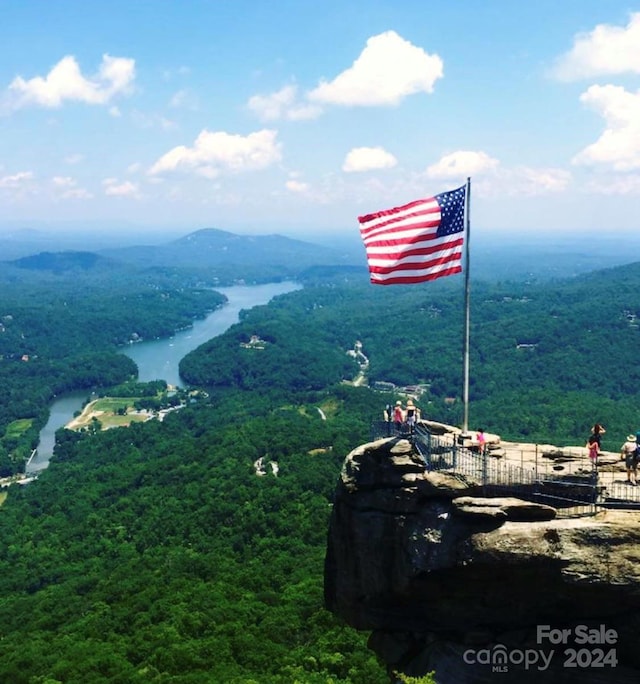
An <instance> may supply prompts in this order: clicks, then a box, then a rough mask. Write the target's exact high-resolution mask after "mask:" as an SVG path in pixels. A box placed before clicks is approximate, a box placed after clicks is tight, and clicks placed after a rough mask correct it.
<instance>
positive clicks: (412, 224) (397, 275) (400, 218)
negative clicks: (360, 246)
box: [358, 185, 466, 285]
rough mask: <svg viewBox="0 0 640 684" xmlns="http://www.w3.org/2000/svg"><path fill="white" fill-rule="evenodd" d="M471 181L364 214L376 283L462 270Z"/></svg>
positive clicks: (362, 226)
mask: <svg viewBox="0 0 640 684" xmlns="http://www.w3.org/2000/svg"><path fill="white" fill-rule="evenodd" d="M465 191H466V186H464V185H463V186H462V187H461V188H458V189H457V190H451V191H449V192H443V193H440V194H439V195H436V196H435V197H431V198H429V199H423V200H416V201H415V202H410V203H409V204H405V205H403V206H401V207H396V208H395V209H385V210H384V211H378V212H376V213H374V214H367V215H366V216H359V217H358V221H359V222H360V235H361V236H362V240H363V242H364V246H365V249H366V252H367V262H368V264H369V273H370V275H371V282H372V283H373V284H374V285H405V284H407V285H409V284H412V283H422V282H425V281H427V280H435V279H436V278H442V277H443V276H448V275H453V274H454V273H460V272H461V271H462V245H463V243H464V234H463V231H464V205H465Z"/></svg>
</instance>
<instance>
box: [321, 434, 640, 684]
mask: <svg viewBox="0 0 640 684" xmlns="http://www.w3.org/2000/svg"><path fill="white" fill-rule="evenodd" d="M478 491H479V490H478V487H477V486H476V485H475V484H474V483H473V482H470V481H468V480H465V479H464V478H462V477H461V476H456V475H453V474H447V473H437V472H425V467H424V462H423V460H422V458H421V457H420V455H419V454H417V453H416V452H415V451H414V450H413V447H412V445H411V444H410V442H409V441H407V440H404V439H384V440H379V441H377V442H372V443H370V444H365V445H363V446H361V447H359V448H357V449H356V450H354V451H353V452H352V453H351V454H349V456H348V457H347V458H346V460H345V463H344V466H343V470H342V474H341V478H340V481H339V483H338V487H337V491H336V497H335V503H334V507H333V513H332V518H331V524H330V530H329V538H328V548H327V556H326V566H325V601H326V605H327V608H328V609H329V610H331V611H333V612H334V613H336V614H338V615H340V616H342V617H343V618H344V619H345V620H346V622H347V623H348V624H350V625H351V626H353V627H355V628H357V629H361V630H368V631H369V630H370V631H371V632H372V633H371V637H370V640H369V645H370V647H371V648H372V649H373V650H374V651H375V652H376V653H377V654H378V656H379V657H380V658H381V659H382V660H383V661H384V662H385V663H386V664H387V665H388V668H389V671H390V673H391V672H394V671H397V672H403V673H405V674H408V675H413V676H420V675H423V674H426V673H427V672H430V671H432V670H435V672H436V681H437V682H439V683H440V684H483V683H485V682H492V683H493V682H505V684H506V683H507V682H518V683H525V684H526V683H528V682H536V683H539V682H543V683H546V682H553V683H554V684H555V683H559V684H564V683H567V684H569V683H572V684H573V683H574V682H580V683H581V684H591V683H594V684H595V683H596V682H602V683H604V682H607V683H609V684H612V683H613V684H615V683H622V682H625V683H626V682H629V683H630V682H634V683H637V682H639V681H640V545H639V544H640V512H638V511H620V510H618V511H603V512H600V513H597V514H596V515H593V516H583V517H576V518H558V517H557V516H556V510H555V509H553V508H551V507H549V506H544V505H540V504H535V503H529V502H525V501H521V500H519V499H510V498H502V499H495V498H484V499H483V498H481V497H478V496H477V494H478ZM391 681H394V677H393V676H392V677H391Z"/></svg>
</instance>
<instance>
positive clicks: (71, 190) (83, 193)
mask: <svg viewBox="0 0 640 684" xmlns="http://www.w3.org/2000/svg"><path fill="white" fill-rule="evenodd" d="M51 185H53V188H54V191H55V196H56V197H57V198H62V199H91V198H92V197H93V195H92V194H91V193H90V192H89V191H88V190H85V189H84V188H79V187H78V183H77V181H76V180H75V179H74V178H72V177H71V176H54V177H53V178H52V179H51Z"/></svg>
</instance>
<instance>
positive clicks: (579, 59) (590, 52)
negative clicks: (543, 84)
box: [553, 12, 640, 81]
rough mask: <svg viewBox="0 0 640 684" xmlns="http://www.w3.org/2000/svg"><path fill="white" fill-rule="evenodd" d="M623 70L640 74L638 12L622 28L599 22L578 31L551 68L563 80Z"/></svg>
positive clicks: (639, 15) (618, 72)
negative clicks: (571, 43)
mask: <svg viewBox="0 0 640 684" xmlns="http://www.w3.org/2000/svg"><path fill="white" fill-rule="evenodd" d="M622 73H635V74H638V73H640V12H634V13H633V14H631V17H630V19H629V23H628V24H627V25H626V26H624V27H620V26H611V25H609V24H598V26H596V27H595V28H594V29H593V31H591V32H590V33H582V34H579V35H578V36H576V38H575V41H574V44H573V47H572V48H571V50H570V51H569V52H568V53H567V54H565V55H562V56H561V57H560V58H559V59H558V61H557V63H556V65H555V68H554V70H553V74H554V75H555V76H556V78H559V79H560V80H563V81H573V80H577V79H581V78H590V77H593V76H603V75H611V74H622Z"/></svg>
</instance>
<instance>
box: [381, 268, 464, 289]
mask: <svg viewBox="0 0 640 684" xmlns="http://www.w3.org/2000/svg"><path fill="white" fill-rule="evenodd" d="M456 273H462V266H452V267H451V268H447V269H442V270H440V271H437V272H434V273H424V272H423V271H419V272H417V271H414V272H413V274H406V273H405V274H402V275H398V274H396V275H390V276H376V275H372V276H371V282H372V283H373V284H374V285H412V284H414V283H426V282H427V281H429V280H436V278H443V277H444V276H449V275H455V274H456Z"/></svg>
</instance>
